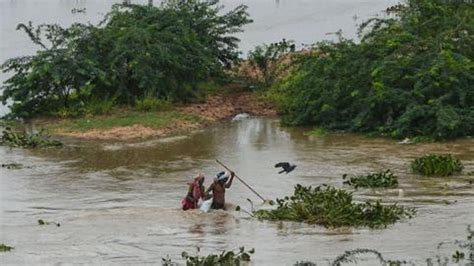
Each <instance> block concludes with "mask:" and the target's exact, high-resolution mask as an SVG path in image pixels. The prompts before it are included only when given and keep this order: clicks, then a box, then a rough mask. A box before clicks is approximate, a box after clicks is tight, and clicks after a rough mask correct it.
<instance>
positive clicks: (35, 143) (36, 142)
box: [0, 127, 63, 148]
mask: <svg viewBox="0 0 474 266" xmlns="http://www.w3.org/2000/svg"><path fill="white" fill-rule="evenodd" d="M50 138H51V137H50V136H46V135H44V134H43V131H40V132H38V133H31V134H29V133H26V132H23V133H17V132H14V131H13V130H12V129H11V128H10V127H7V128H5V130H3V135H2V138H1V140H0V144H6V145H8V146H10V147H23V148H37V147H41V148H42V147H61V146H63V143H62V142H60V141H58V140H52V139H50Z"/></svg>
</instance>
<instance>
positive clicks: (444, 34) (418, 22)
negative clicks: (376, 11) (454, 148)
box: [273, 0, 474, 139]
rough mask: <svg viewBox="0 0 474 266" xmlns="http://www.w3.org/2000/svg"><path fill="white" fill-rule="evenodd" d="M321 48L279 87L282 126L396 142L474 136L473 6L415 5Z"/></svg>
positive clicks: (415, 0) (420, 0) (426, 1)
mask: <svg viewBox="0 0 474 266" xmlns="http://www.w3.org/2000/svg"><path fill="white" fill-rule="evenodd" d="M387 12H389V13H390V14H391V16H389V17H388V18H384V19H379V18H376V19H370V20H368V21H367V22H365V23H363V24H362V26H361V28H360V35H361V41H360V43H355V42H353V41H351V40H347V39H343V38H340V40H339V41H338V42H320V43H317V44H315V45H314V47H313V50H312V52H311V53H306V54H302V55H301V56H300V57H299V59H298V60H297V61H296V65H295V67H294V68H293V69H294V71H292V72H291V73H290V75H288V77H287V78H286V79H285V80H284V81H282V82H281V83H280V84H278V85H277V86H275V88H274V90H273V93H274V94H276V97H275V98H276V99H278V103H279V106H280V107H281V112H282V113H283V114H284V122H285V123H287V124H292V125H318V126H319V127H323V128H326V129H332V130H344V131H357V132H378V133H381V134H387V135H390V136H393V137H414V136H427V137H431V138H434V139H445V138H455V137H460V136H467V135H472V134H473V133H474V107H473V104H472V103H473V102H474V90H473V89H472V84H474V61H473V58H474V5H473V4H472V3H468V2H462V1H452V2H446V1H431V0H409V1H408V2H407V4H405V5H398V6H395V7H392V8H389V9H388V10H387Z"/></svg>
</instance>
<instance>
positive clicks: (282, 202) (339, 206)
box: [254, 184, 415, 228]
mask: <svg viewBox="0 0 474 266" xmlns="http://www.w3.org/2000/svg"><path fill="white" fill-rule="evenodd" d="M276 202H277V203H278V206H277V208H276V209H273V210H257V211H254V216H255V217H257V218H260V219H265V220H273V221H275V220H276V221H278V220H286V221H295V222H305V223H309V224H319V225H323V226H326V227H340V226H367V227H370V228H383V227H386V226H387V225H389V224H393V223H395V222H397V221H398V220H401V219H404V218H411V217H412V216H413V215H414V214H415V209H413V208H405V207H402V206H398V205H397V204H396V203H395V204H390V205H384V204H382V203H381V201H380V200H377V201H375V202H368V201H367V202H363V203H356V202H354V201H353V199H352V193H350V192H347V191H345V190H342V189H337V188H335V187H332V186H327V185H323V186H317V187H314V188H313V187H311V186H309V187H304V186H302V185H299V184H298V185H296V187H295V191H294V194H293V196H291V197H285V198H284V199H277V200H276Z"/></svg>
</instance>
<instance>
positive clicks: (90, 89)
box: [0, 0, 251, 117]
mask: <svg viewBox="0 0 474 266" xmlns="http://www.w3.org/2000/svg"><path fill="white" fill-rule="evenodd" d="M250 22H251V20H250V19H249V17H248V13H247V7H246V6H243V5H241V6H238V7H237V8H235V9H233V10H231V11H229V12H227V13H224V12H223V11H222V8H221V7H220V6H219V5H218V1H217V0H213V1H197V0H190V1H184V2H176V1H167V2H165V3H164V4H162V5H160V6H158V7H153V6H142V5H130V4H127V5H114V6H113V7H112V10H111V12H110V13H108V14H107V15H106V16H105V18H104V20H103V21H102V22H101V23H100V24H99V25H97V26H95V25H90V24H88V25H86V24H73V25H72V26H70V27H68V28H63V27H61V26H59V25H56V24H52V25H39V26H37V27H34V26H33V25H32V23H31V22H30V23H29V24H20V25H18V29H21V30H24V31H25V32H26V33H27V34H28V36H29V37H30V39H31V40H32V41H33V42H34V43H35V44H37V45H39V47H40V49H39V50H38V52H37V53H36V54H35V55H33V56H24V57H18V58H13V59H10V60H7V61H6V62H5V63H4V64H3V65H2V70H3V71H4V72H13V76H12V77H11V78H10V79H8V80H7V81H6V82H5V83H4V85H3V88H2V89H3V95H2V96H1V98H0V99H1V100H2V102H3V103H4V104H5V103H6V102H7V101H8V100H11V101H12V102H13V104H12V106H11V112H12V115H14V116H21V117H28V116H32V115H36V114H41V113H51V112H56V111H58V109H61V108H72V109H77V110H79V109H80V108H81V106H84V105H85V104H86V103H87V102H88V101H91V100H94V99H99V100H110V99H112V100H113V101H115V102H117V103H118V104H133V103H134V102H135V101H136V100H137V99H142V98H144V97H155V98H158V99H166V100H170V101H188V100H192V99H193V98H194V97H195V96H196V94H197V93H198V84H199V83H200V82H204V81H206V80H208V79H209V78H212V77H216V76H219V75H221V74H222V73H223V69H224V68H226V67H228V66H229V65H230V64H232V63H233V62H234V61H235V60H237V59H238V54H239V51H238V49H237V48H238V42H239V39H238V38H237V37H235V36H234V34H235V33H237V32H239V31H241V29H242V26H243V25H245V24H247V23H250Z"/></svg>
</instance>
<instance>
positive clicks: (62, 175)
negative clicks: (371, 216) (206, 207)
mask: <svg viewBox="0 0 474 266" xmlns="http://www.w3.org/2000/svg"><path fill="white" fill-rule="evenodd" d="M65 141H66V144H67V146H66V147H65V148H63V149H46V150H20V149H7V148H5V147H0V158H1V160H2V163H4V162H7V163H8V162H21V163H22V164H24V165H25V166H28V167H30V168H24V169H19V170H8V169H3V168H1V169H0V210H1V216H0V229H1V230H0V232H1V236H0V239H1V240H2V242H4V243H6V244H8V245H11V246H14V247H15V248H16V249H15V251H14V252H11V253H7V254H3V255H2V262H5V263H7V264H37V263H46V264H53V263H65V262H66V263H84V264H103V263H123V264H135V263H153V262H155V263H157V262H159V261H161V257H165V256H166V255H167V254H169V255H170V256H171V258H173V259H179V256H180V254H181V251H183V250H187V251H191V252H193V251H194V250H195V248H196V246H200V247H201V249H202V252H203V254H207V253H208V252H216V251H220V250H222V249H232V248H235V247H238V246H242V245H243V246H246V247H248V248H252V247H254V248H256V254H255V256H254V258H255V265H292V263H294V262H295V261H301V260H310V261H315V262H320V263H322V264H323V265H324V264H325V263H326V261H327V260H329V259H334V258H335V257H336V256H337V255H340V254H341V253H342V252H343V251H345V250H350V249H356V248H361V247H362V248H372V249H377V250H379V251H380V252H382V253H383V254H384V257H385V258H387V259H397V258H403V259H407V260H414V261H415V262H421V263H423V262H424V258H427V257H430V256H432V255H433V254H434V253H435V252H436V245H437V244H438V243H440V242H442V241H445V240H452V239H463V238H464V237H465V229H466V225H468V224H472V223H474V216H473V209H474V201H473V198H474V191H473V186H472V185H470V184H469V182H468V181H469V180H470V179H472V177H467V176H456V177H449V178H421V177H418V176H413V175H412V174H411V173H410V172H409V171H408V169H409V162H410V160H412V159H413V158H414V157H416V156H419V155H422V154H424V153H427V152H442V153H453V154H454V155H455V156H457V157H459V158H460V159H461V160H463V162H464V163H465V165H466V169H465V172H468V171H472V170H474V145H473V144H474V142H473V140H472V139H465V140H459V141H456V142H448V143H437V144H422V145H398V144H396V142H395V141H392V140H387V139H379V138H367V137H363V136H358V135H338V134H335V135H328V136H325V137H322V138H311V137H309V136H307V135H306V134H305V131H304V130H301V129H287V128H281V127H279V126H278V121H275V120H265V119H249V120H244V121H240V122H232V123H231V122H228V123H220V124H216V125H215V126H213V127H210V128H208V129H206V130H202V131H199V132H196V133H194V134H192V135H189V136H183V137H173V138H169V139H161V140H148V141H143V142H135V143H116V142H89V143H88V142H80V141H75V140H69V139H66V140H65ZM216 158H217V159H219V160H221V161H223V162H224V163H227V164H228V165H229V166H231V167H232V168H233V169H235V171H236V172H237V173H238V175H239V176H241V177H243V178H244V179H246V180H247V182H248V183H249V184H250V185H251V186H252V187H254V188H255V189H256V190H257V191H258V192H259V193H261V194H262V195H264V197H267V198H275V197H282V196H285V195H288V194H291V193H292V187H293V186H294V185H295V184H297V183H301V184H305V185H319V184H323V183H327V184H332V185H335V186H341V183H342V180H341V175H342V174H344V173H363V172H366V171H374V170H378V169H382V168H391V169H392V170H393V171H394V172H396V173H399V176H400V189H392V190H371V189H366V190H364V189H363V190H359V191H357V192H355V198H357V199H375V198H382V199H383V200H384V201H400V202H401V204H405V205H408V206H414V207H416V208H417V209H418V214H417V215H416V217H415V218H414V219H412V220H409V221H407V222H402V223H398V224H395V225H393V226H390V227H389V228H388V229H385V230H369V229H365V228H362V229H349V228H341V229H336V230H329V229H325V228H322V227H320V226H314V225H304V224H297V223H286V222H285V223H272V222H260V221H256V220H254V219H250V218H249V217H248V216H247V215H245V214H244V213H238V212H235V211H232V210H233V209H234V207H235V206H236V205H240V206H242V207H243V208H246V209H248V208H249V204H248V202H247V200H246V199H247V198H250V199H252V200H253V201H254V202H259V199H258V198H256V197H255V195H253V194H252V193H251V192H250V191H248V189H247V188H246V187H245V186H243V185H242V184H240V183H239V182H238V181H237V180H236V181H235V182H234V184H233V187H232V188H231V189H230V190H229V192H228V200H227V201H228V202H229V203H230V204H231V206H230V208H229V209H230V211H228V212H224V211H217V212H213V213H209V214H202V213H200V212H199V211H187V212H182V211H180V210H179V201H180V199H181V198H182V197H183V196H184V194H185V193H186V182H187V181H188V180H189V179H190V178H191V177H192V176H194V175H195V174H196V173H197V172H203V173H205V175H206V176H207V180H206V185H207V184H209V182H210V180H211V179H212V176H213V175H214V174H215V173H217V172H218V171H220V170H221V169H220V168H219V166H218V165H217V164H216V163H215V161H214V160H215V159H216ZM279 161H290V162H295V163H296V164H297V165H298V168H297V169H296V170H295V171H294V172H292V173H291V174H288V175H285V174H283V175H278V174H277V171H278V169H275V168H274V167H273V165H274V164H275V162H279ZM401 192H402V193H401ZM37 219H44V220H46V221H55V222H59V223H61V227H59V228H58V227H55V226H42V227H40V226H38V225H36V220H37ZM434 232H436V233H434ZM19 254H21V256H19ZM448 255H450V254H448Z"/></svg>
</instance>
